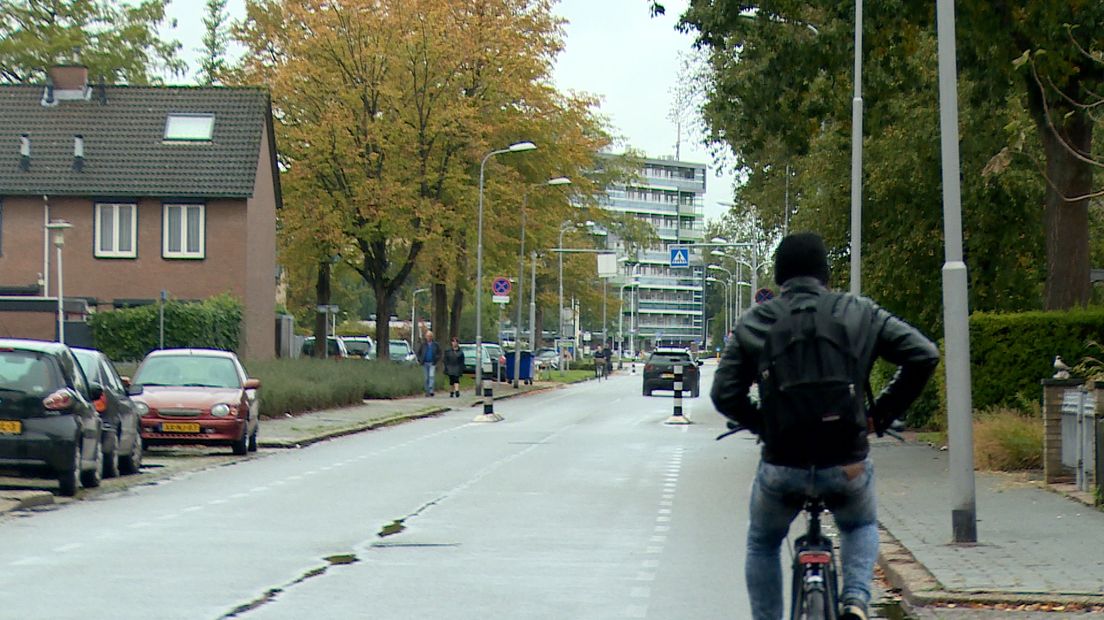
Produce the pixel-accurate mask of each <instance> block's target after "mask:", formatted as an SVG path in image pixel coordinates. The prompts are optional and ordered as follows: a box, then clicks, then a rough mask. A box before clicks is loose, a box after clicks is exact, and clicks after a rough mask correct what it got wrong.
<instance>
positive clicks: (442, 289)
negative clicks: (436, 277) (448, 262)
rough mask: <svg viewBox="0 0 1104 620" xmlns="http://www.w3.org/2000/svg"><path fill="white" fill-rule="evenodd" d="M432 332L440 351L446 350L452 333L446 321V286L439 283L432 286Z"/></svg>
mask: <svg viewBox="0 0 1104 620" xmlns="http://www.w3.org/2000/svg"><path fill="white" fill-rule="evenodd" d="M432 288H433V293H432V295H433V331H434V333H436V335H437V342H438V343H440V344H441V348H442V349H447V348H448V344H449V340H450V339H451V338H452V332H451V331H450V330H449V321H448V285H446V284H444V283H440V282H435V283H434V284H433V287H432Z"/></svg>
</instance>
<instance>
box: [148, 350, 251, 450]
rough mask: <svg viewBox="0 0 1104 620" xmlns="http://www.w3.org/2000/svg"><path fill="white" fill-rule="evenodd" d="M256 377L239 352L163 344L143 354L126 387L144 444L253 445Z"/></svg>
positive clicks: (242, 448)
mask: <svg viewBox="0 0 1104 620" xmlns="http://www.w3.org/2000/svg"><path fill="white" fill-rule="evenodd" d="M260 387H261V382H260V381H259V380H257V379H251V378H249V377H248V375H246V374H245V369H244V368H243V367H242V365H241V362H240V361H239V360H238V356H236V355H234V354H233V353H231V352H229V351H217V350H214V349H164V350H161V351H154V352H152V353H150V354H149V355H147V356H146V359H144V360H142V364H141V365H140V366H138V370H137V371H136V372H135V373H134V382H133V386H132V388H131V390H130V393H131V394H134V395H135V396H134V400H135V402H136V403H137V406H138V412H139V413H140V414H141V416H142V441H143V442H144V443H145V444H146V445H147V446H152V445H165V444H198V445H208V446H220V445H221V446H226V445H228V446H230V447H231V449H232V450H233V451H234V454H239V455H240V454H245V453H246V452H247V451H254V450H256V449H257V430H258V427H259V425H260V423H259V407H260V401H259V399H258V397H257V389H258V388H260Z"/></svg>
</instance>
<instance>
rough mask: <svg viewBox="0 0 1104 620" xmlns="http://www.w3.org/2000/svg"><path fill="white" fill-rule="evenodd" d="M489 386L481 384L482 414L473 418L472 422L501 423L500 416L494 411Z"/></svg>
mask: <svg viewBox="0 0 1104 620" xmlns="http://www.w3.org/2000/svg"><path fill="white" fill-rule="evenodd" d="M492 390H493V388H491V384H490V383H489V382H488V383H484V384H483V413H481V414H479V415H477V416H475V419H474V420H472V422H501V421H502V416H500V415H498V414H497V413H495V411H494V392H493V391H492Z"/></svg>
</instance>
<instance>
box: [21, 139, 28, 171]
mask: <svg viewBox="0 0 1104 620" xmlns="http://www.w3.org/2000/svg"><path fill="white" fill-rule="evenodd" d="M19 167H20V169H22V170H24V171H26V170H30V169H31V136H29V135H28V134H23V135H21V136H19Z"/></svg>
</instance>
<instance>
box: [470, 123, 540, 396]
mask: <svg viewBox="0 0 1104 620" xmlns="http://www.w3.org/2000/svg"><path fill="white" fill-rule="evenodd" d="M535 148H537V145H535V144H533V143H532V142H516V143H514V144H511V145H510V146H508V147H506V148H504V149H498V150H495V151H491V152H490V153H487V154H486V155H485V156H484V157H483V161H481V162H480V163H479V217H478V220H479V221H478V224H477V225H476V233H475V359H476V360H478V361H477V362H476V364H475V389H476V393H478V392H479V390H480V389H481V388H482V386H483V177H484V169H485V168H486V167H487V160H489V159H490V158H492V157H494V156H495V155H502V154H503V153H521V152H524V151H532V150H533V149H535Z"/></svg>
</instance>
